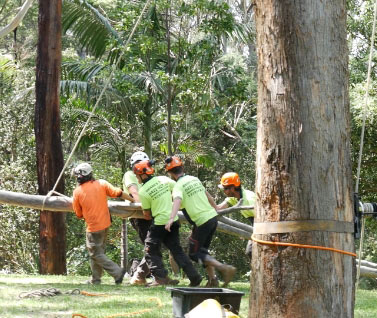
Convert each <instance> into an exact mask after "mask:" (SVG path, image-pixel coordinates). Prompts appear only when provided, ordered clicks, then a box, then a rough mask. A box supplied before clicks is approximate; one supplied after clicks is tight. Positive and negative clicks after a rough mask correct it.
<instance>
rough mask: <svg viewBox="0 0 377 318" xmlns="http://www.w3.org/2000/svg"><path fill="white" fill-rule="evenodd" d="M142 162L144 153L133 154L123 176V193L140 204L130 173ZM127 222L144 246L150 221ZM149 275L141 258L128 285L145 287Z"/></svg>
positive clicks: (135, 219)
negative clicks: (129, 168)
mask: <svg viewBox="0 0 377 318" xmlns="http://www.w3.org/2000/svg"><path fill="white" fill-rule="evenodd" d="M143 160H149V157H148V155H147V154H146V153H145V152H143V151H136V152H134V153H133V154H132V156H131V158H130V164H131V170H129V171H127V172H126V173H125V174H124V176H123V191H124V192H126V193H127V194H129V195H131V196H132V197H133V198H134V199H135V202H140V199H139V188H140V186H141V185H140V184H139V182H138V181H137V178H136V176H135V174H134V172H133V171H132V168H133V167H134V165H135V164H136V163H138V162H140V161H143ZM129 220H130V223H131V225H132V227H133V228H134V229H135V231H136V232H137V233H138V235H139V238H140V240H141V242H142V244H143V246H144V244H145V238H146V236H147V233H148V230H149V227H150V226H151V224H152V221H151V220H145V219H137V218H130V219H129ZM149 273H150V270H149V268H148V265H147V262H146V260H145V258H144V257H143V259H142V260H141V262H140V264H139V265H138V267H137V269H136V271H135V273H134V274H133V276H132V277H131V280H130V284H131V285H145V284H146V283H147V281H146V277H147V276H148V275H149Z"/></svg>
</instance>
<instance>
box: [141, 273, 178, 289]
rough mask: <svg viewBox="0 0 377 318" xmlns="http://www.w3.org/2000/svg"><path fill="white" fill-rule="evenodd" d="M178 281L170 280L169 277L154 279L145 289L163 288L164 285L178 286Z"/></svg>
mask: <svg viewBox="0 0 377 318" xmlns="http://www.w3.org/2000/svg"><path fill="white" fill-rule="evenodd" d="M178 283H179V280H177V279H171V278H170V277H169V276H166V277H164V278H160V277H155V278H154V281H153V282H152V283H149V284H148V285H147V287H156V286H164V285H178Z"/></svg>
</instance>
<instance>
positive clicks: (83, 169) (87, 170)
mask: <svg viewBox="0 0 377 318" xmlns="http://www.w3.org/2000/svg"><path fill="white" fill-rule="evenodd" d="M92 171H93V169H92V166H91V165H90V164H89V163H87V162H83V163H80V164H79V165H78V166H77V167H76V168H75V169H74V170H73V172H74V174H75V175H76V176H78V175H81V176H88V175H89V174H91V173H92Z"/></svg>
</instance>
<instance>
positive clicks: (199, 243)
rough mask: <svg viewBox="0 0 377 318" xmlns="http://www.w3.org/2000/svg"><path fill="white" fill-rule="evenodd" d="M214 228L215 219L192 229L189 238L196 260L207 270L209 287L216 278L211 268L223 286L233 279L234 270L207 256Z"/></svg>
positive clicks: (215, 225)
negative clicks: (219, 276) (217, 272)
mask: <svg viewBox="0 0 377 318" xmlns="http://www.w3.org/2000/svg"><path fill="white" fill-rule="evenodd" d="M216 228H217V219H216V217H214V218H212V219H210V220H208V221H207V222H206V223H204V224H202V225H201V226H199V227H197V228H194V230H193V233H192V235H191V237H190V242H193V243H194V245H195V247H196V258H197V259H199V261H200V262H201V263H202V264H204V266H205V267H206V269H207V274H208V284H209V285H211V281H216V276H215V274H214V273H215V271H214V270H213V268H215V269H217V270H218V271H219V272H220V273H221V275H222V278H223V281H224V286H226V285H227V284H228V283H229V282H230V280H231V279H232V278H233V276H234V274H235V272H236V269H235V267H233V266H230V265H225V264H222V263H220V262H219V261H217V260H216V259H215V258H214V257H212V256H210V255H209V252H208V249H209V247H210V245H211V241H212V236H213V235H214V233H215V231H216ZM208 267H209V268H208ZM211 267H213V268H211Z"/></svg>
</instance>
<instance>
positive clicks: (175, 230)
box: [163, 221, 202, 286]
mask: <svg viewBox="0 0 377 318" xmlns="http://www.w3.org/2000/svg"><path fill="white" fill-rule="evenodd" d="M163 243H164V244H165V246H166V247H167V248H168V249H169V251H170V252H171V254H172V255H173V257H174V260H175V261H176V262H177V264H178V265H179V267H180V268H182V269H183V271H184V272H185V273H186V275H187V277H188V278H189V279H190V286H198V285H199V284H200V282H201V281H202V277H201V276H200V274H199V273H198V271H197V270H196V269H195V267H194V265H193V264H192V262H191V260H190V258H189V257H188V256H187V255H186V254H185V252H184V251H183V249H182V247H181V244H180V242H179V222H178V221H176V222H174V223H173V224H172V226H171V228H170V232H168V231H166V230H165V237H164V240H163Z"/></svg>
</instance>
